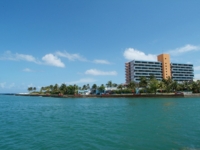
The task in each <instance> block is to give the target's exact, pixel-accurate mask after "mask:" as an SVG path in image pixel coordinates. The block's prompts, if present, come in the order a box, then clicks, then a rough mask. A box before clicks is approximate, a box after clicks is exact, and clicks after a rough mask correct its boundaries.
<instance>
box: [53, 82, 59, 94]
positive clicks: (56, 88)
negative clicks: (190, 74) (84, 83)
mask: <svg viewBox="0 0 200 150" xmlns="http://www.w3.org/2000/svg"><path fill="white" fill-rule="evenodd" d="M53 92H54V93H58V92H59V86H58V84H55V85H54V87H53Z"/></svg>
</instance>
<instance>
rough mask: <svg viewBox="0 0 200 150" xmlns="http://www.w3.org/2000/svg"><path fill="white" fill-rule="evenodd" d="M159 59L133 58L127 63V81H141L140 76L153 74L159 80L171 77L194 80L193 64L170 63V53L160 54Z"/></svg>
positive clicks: (147, 76)
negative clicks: (142, 59) (140, 59)
mask: <svg viewBox="0 0 200 150" xmlns="http://www.w3.org/2000/svg"><path fill="white" fill-rule="evenodd" d="M157 60H158V61H138V60H133V61H130V62H128V63H126V64H125V70H126V71H125V72H126V83H130V82H131V81H135V82H139V81H140V77H146V78H149V77H150V76H151V75H154V77H155V78H156V79H157V80H162V79H167V78H168V77H171V78H172V79H173V80H174V81H190V80H193V77H194V73H193V72H194V70H193V65H192V64H178V63H170V56H169V54H160V55H158V56H157Z"/></svg>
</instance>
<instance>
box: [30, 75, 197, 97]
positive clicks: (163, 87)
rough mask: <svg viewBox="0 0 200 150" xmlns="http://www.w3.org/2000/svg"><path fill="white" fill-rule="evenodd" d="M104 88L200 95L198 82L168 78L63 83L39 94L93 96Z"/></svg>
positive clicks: (42, 88)
mask: <svg viewBox="0 0 200 150" xmlns="http://www.w3.org/2000/svg"><path fill="white" fill-rule="evenodd" d="M106 87H107V92H108V93H116V94H121V93H135V92H136V91H138V92H139V93H154V94H156V93H157V92H161V93H171V92H177V91H192V92H193V93H200V80H197V81H184V82H177V81H174V80H172V78H171V77H168V78H167V79H163V80H161V81H159V80H157V79H156V78H155V77H154V76H150V77H149V78H146V77H140V81H139V82H133V81H131V82H130V83H128V84H116V83H112V81H108V82H107V83H106V84H105V85H104V84H101V85H100V86H98V85H97V84H93V85H92V86H91V87H90V85H89V84H85V85H83V86H82V87H81V86H78V85H76V84H74V85H66V84H64V83H63V84H61V85H60V86H59V85H58V84H55V85H49V86H45V87H41V89H40V91H39V93H40V94H67V95H73V94H77V93H78V90H91V94H95V93H96V92H97V91H98V92H99V93H104V92H105V88H106ZM113 87H114V88H113ZM114 89H115V90H114ZM28 91H29V92H31V91H36V88H34V87H29V88H28Z"/></svg>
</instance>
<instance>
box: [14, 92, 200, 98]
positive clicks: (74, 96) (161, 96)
mask: <svg viewBox="0 0 200 150" xmlns="http://www.w3.org/2000/svg"><path fill="white" fill-rule="evenodd" d="M15 96H36V97H57V98H58V97H59V98H140V97H141V98H157V97H158V98H174V97H175V98H180V97H200V93H197V94H192V93H190V94H184V93H181V94H174V93H168V94H167V93H165V94H160V93H159V94H102V95H59V94H51V95H48V94H15Z"/></svg>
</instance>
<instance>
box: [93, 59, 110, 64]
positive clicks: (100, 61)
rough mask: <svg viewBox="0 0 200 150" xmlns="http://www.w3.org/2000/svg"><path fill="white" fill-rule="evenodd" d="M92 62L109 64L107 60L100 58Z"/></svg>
mask: <svg viewBox="0 0 200 150" xmlns="http://www.w3.org/2000/svg"><path fill="white" fill-rule="evenodd" d="M94 63H96V64H107V65H109V64H111V63H110V62H109V61H107V60H101V59H95V60H94Z"/></svg>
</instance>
